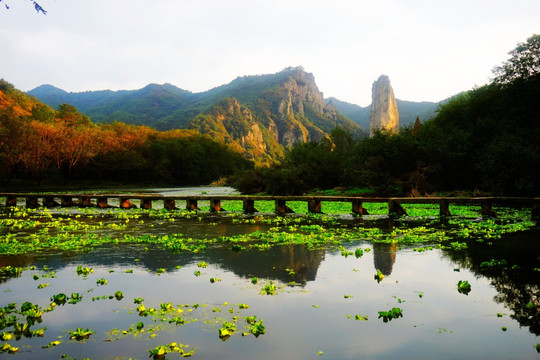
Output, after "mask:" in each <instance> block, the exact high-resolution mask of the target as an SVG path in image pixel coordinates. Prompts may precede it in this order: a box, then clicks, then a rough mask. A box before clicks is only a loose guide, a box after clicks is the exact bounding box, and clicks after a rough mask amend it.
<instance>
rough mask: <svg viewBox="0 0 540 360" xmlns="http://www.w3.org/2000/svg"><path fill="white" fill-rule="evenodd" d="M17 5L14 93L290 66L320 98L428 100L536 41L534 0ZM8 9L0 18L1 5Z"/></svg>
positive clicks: (195, 85) (4, 29) (5, 55)
mask: <svg viewBox="0 0 540 360" xmlns="http://www.w3.org/2000/svg"><path fill="white" fill-rule="evenodd" d="M38 2H39V3H40V4H41V5H42V6H43V8H45V9H46V10H47V11H48V14H47V15H46V16H43V15H42V14H39V15H38V14H36V11H35V10H34V9H33V5H32V4H31V1H29V0H2V1H1V2H0V78H4V79H5V80H7V81H9V82H11V83H12V84H14V85H15V86H16V87H17V88H19V89H21V90H25V91H27V90H30V89H32V88H34V87H36V86H39V85H41V84H45V83H47V84H52V85H55V86H57V87H60V88H62V89H64V90H66V91H84V90H100V89H113V90H118V89H137V88H141V87H143V86H145V85H146V84H148V83H165V82H168V83H171V84H173V85H176V86H178V87H180V88H182V89H186V90H190V91H193V92H199V91H204V90H207V89H210V88H212V87H215V86H219V85H222V84H225V83H228V82H230V81H232V80H233V79H234V78H236V77H237V76H239V75H255V74H268V73H275V72H278V71H280V70H282V69H283V68H285V67H287V66H297V65H302V66H303V67H304V68H305V69H306V71H308V72H311V73H313V74H314V76H315V80H316V82H317V84H318V86H319V89H320V90H321V91H322V92H323V93H324V95H325V97H329V96H334V97H337V98H338V99H341V100H345V101H348V102H352V103H355V104H359V105H362V106H365V105H368V104H369V103H370V102H371V84H372V83H373V81H374V80H376V79H377V78H378V77H379V75H381V74H387V75H388V76H389V77H390V80H391V82H392V86H393V88H394V93H395V94H396V97H398V98H400V99H403V100H412V101H439V100H442V99H444V98H446V97H448V96H451V95H454V94H456V93H458V92H460V91H463V90H468V89H471V88H473V87H474V86H475V85H483V84H485V83H486V82H487V81H488V80H489V78H490V77H491V75H492V73H491V69H492V68H493V67H494V66H496V65H499V64H501V63H502V62H503V61H504V60H506V59H507V58H508V54H507V53H508V52H509V51H510V50H512V49H513V48H515V46H516V45H517V43H518V42H524V41H526V39H527V38H528V37H530V36H531V35H533V34H535V33H540V1H539V0H504V1H503V0H485V1H483V0H453V1H448V0H446V1H437V0H331V1H330V0H146V1H143V0H38ZM6 3H7V4H8V5H9V6H10V9H9V10H7V9H5V7H4V5H3V4H6Z"/></svg>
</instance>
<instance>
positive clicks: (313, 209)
mask: <svg viewBox="0 0 540 360" xmlns="http://www.w3.org/2000/svg"><path fill="white" fill-rule="evenodd" d="M0 198H5V199H6V202H5V205H6V206H16V205H17V199H20V198H24V199H26V206H27V207H34V208H35V207H38V206H45V207H55V206H64V207H68V206H83V207H84V206H96V207H101V208H107V207H112V206H111V205H109V200H110V199H118V201H119V204H120V205H119V207H120V208H123V209H130V208H134V207H136V205H135V204H133V202H132V201H131V200H138V201H139V202H140V207H141V208H144V209H151V208H152V202H154V201H163V207H164V208H165V209H169V210H173V209H177V208H176V201H185V202H186V209H188V210H195V209H198V203H197V202H198V201H209V202H210V210H211V211H220V210H221V201H227V200H240V201H242V202H243V210H244V212H246V213H254V212H257V210H256V209H255V201H274V202H275V211H276V213H278V214H284V213H288V212H292V210H291V209H290V208H289V207H288V206H287V202H288V201H302V202H307V203H308V211H309V212H310V213H320V212H322V211H321V204H322V202H350V203H351V205H352V209H351V211H352V213H354V214H358V215H366V214H367V212H366V210H365V209H364V208H363V207H362V204H363V203H388V212H389V214H390V215H395V216H401V215H406V214H407V213H406V211H405V209H404V208H403V207H402V204H438V205H439V215H440V216H450V211H449V206H450V204H460V205H464V204H466V205H480V206H481V213H482V215H485V216H495V213H494V211H493V206H494V205H498V206H520V207H530V208H531V214H532V217H533V218H535V219H538V218H539V217H540V198H537V197H417V198H413V197H351V196H260V195H175V196H168V195H159V194H69V193H41V194H40V193H13V192H12V193H0ZM39 199H42V205H40V204H39ZM74 199H76V200H75V201H74ZM57 200H59V201H60V202H58V201H57Z"/></svg>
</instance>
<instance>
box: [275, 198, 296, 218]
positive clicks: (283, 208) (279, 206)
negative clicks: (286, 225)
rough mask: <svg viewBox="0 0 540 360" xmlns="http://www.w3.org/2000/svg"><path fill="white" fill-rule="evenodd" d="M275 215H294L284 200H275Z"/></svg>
mask: <svg viewBox="0 0 540 360" xmlns="http://www.w3.org/2000/svg"><path fill="white" fill-rule="evenodd" d="M276 213H277V214H279V215H283V214H290V213H294V211H292V209H291V208H290V207H288V206H287V202H286V201H285V200H281V199H278V200H276Z"/></svg>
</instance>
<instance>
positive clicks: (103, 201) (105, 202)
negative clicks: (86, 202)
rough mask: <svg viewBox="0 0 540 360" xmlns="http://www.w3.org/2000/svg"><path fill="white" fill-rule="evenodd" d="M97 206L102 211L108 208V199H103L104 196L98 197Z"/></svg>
mask: <svg viewBox="0 0 540 360" xmlns="http://www.w3.org/2000/svg"><path fill="white" fill-rule="evenodd" d="M97 206H98V207H99V208H102V209H105V208H108V207H109V199H108V198H106V197H104V196H102V197H98V199H97Z"/></svg>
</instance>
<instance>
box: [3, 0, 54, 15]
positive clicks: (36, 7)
mask: <svg viewBox="0 0 540 360" xmlns="http://www.w3.org/2000/svg"><path fill="white" fill-rule="evenodd" d="M0 2H2V0H0ZM30 2H31V3H32V4H34V8H35V9H36V11H37V12H38V14H39V12H40V11H41V12H42V13H43V15H47V11H46V10H45V9H43V8H42V7H41V5H39V4H38V3H37V1H33V0H31V1H30ZM4 6H5V7H6V9H9V5H8V4H6V3H5V2H4Z"/></svg>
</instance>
